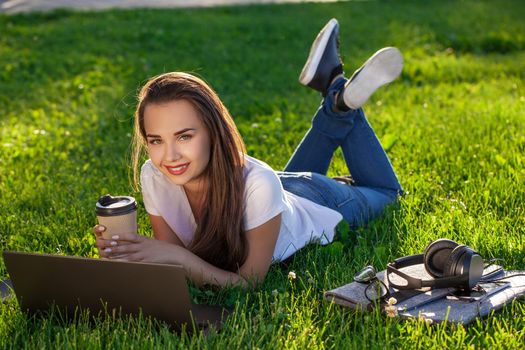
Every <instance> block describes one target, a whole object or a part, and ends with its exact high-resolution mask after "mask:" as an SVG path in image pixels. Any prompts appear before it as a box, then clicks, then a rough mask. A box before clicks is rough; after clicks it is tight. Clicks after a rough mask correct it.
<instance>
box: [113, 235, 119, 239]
mask: <svg viewBox="0 0 525 350" xmlns="http://www.w3.org/2000/svg"><path fill="white" fill-rule="evenodd" d="M111 238H112V239H119V238H120V237H119V236H117V235H115V236H112V237H111Z"/></svg>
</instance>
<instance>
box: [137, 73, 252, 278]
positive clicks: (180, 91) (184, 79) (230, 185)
mask: <svg viewBox="0 0 525 350" xmlns="http://www.w3.org/2000/svg"><path fill="white" fill-rule="evenodd" d="M174 100H186V101H188V102H189V103H191V104H192V105H193V107H194V108H195V109H196V110H197V112H198V115H199V117H200V118H201V120H202V122H203V123H204V125H205V126H206V128H207V130H208V133H209V135H210V141H211V150H210V162H209V163H208V166H207V167H206V169H205V170H204V176H205V177H206V178H207V180H208V181H206V183H207V188H206V189H205V201H206V202H205V205H204V206H203V212H202V214H201V215H200V217H199V219H198V220H197V229H196V231H195V235H194V237H193V240H192V242H191V244H190V246H189V247H188V248H189V250H190V251H192V252H193V253H194V254H196V255H198V256H199V257H200V258H202V259H204V260H206V261H207V262H209V263H211V264H213V265H215V266H217V267H219V268H222V269H226V270H229V271H237V270H238V268H239V267H240V266H241V265H242V264H243V263H244V261H245V260H246V255H247V245H246V238H245V236H244V230H243V212H244V200H243V198H244V177H243V167H244V154H245V153H246V149H245V146H244V142H243V141H242V138H241V135H240V134H239V131H238V130H237V127H236V126H235V123H234V121H233V119H232V117H231V115H230V113H229V112H228V109H227V108H226V107H225V106H224V105H223V103H222V101H221V100H220V99H219V96H218V95H217V93H216V92H215V91H214V90H213V89H212V88H210V87H209V86H208V84H206V82H204V81H203V80H202V79H200V78H198V77H195V76H193V75H191V74H188V73H182V72H171V73H165V74H161V75H159V76H156V77H153V78H151V79H150V80H149V81H148V82H147V83H146V84H145V85H144V86H143V87H142V89H141V90H140V92H139V95H138V104H137V108H136V110H135V127H134V135H133V140H132V163H133V182H134V185H135V189H138V183H139V176H140V175H139V167H140V161H141V156H142V154H143V153H142V152H143V151H144V149H145V148H146V130H145V128H144V111H145V109H146V106H147V105H149V104H159V103H166V102H170V101H174Z"/></svg>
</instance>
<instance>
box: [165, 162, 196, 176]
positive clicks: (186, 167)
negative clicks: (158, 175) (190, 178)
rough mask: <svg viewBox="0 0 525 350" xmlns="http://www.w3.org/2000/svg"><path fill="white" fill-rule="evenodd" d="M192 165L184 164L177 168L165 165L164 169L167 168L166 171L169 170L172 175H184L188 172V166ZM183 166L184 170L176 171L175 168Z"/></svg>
mask: <svg viewBox="0 0 525 350" xmlns="http://www.w3.org/2000/svg"><path fill="white" fill-rule="evenodd" d="M189 164H190V163H189V162H188V163H184V164H179V165H177V166H167V165H165V166H164V167H165V168H166V170H168V172H169V173H170V174H172V175H181V174H183V173H184V172H185V171H186V170H188V165H189ZM181 166H183V167H184V168H182V169H181V170H178V171H175V170H174V168H178V167H181Z"/></svg>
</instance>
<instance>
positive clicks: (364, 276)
mask: <svg viewBox="0 0 525 350" xmlns="http://www.w3.org/2000/svg"><path fill="white" fill-rule="evenodd" d="M375 277H376V269H374V267H373V266H370V265H369V266H367V267H365V268H364V269H362V270H361V271H359V272H358V273H356V274H355V276H354V281H356V282H359V283H368V282H370V281H371V280H372V279H374V278H375Z"/></svg>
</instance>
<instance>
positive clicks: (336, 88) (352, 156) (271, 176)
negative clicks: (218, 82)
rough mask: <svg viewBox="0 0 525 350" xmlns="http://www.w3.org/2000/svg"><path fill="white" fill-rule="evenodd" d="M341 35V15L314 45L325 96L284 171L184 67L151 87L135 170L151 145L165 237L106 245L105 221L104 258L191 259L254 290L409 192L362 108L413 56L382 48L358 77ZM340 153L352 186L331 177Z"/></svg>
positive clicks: (308, 69)
mask: <svg viewBox="0 0 525 350" xmlns="http://www.w3.org/2000/svg"><path fill="white" fill-rule="evenodd" d="M338 33H339V26H338V23H337V21H336V20H335V19H332V20H330V21H329V22H328V23H327V24H326V26H325V27H324V28H323V29H322V30H321V32H320V33H319V34H318V36H317V38H316V39H315V41H314V43H313V45H312V48H311V50H310V55H309V57H308V60H307V62H306V64H305V66H304V68H303V71H302V73H301V76H300V78H299V80H300V82H301V83H302V84H304V85H307V86H309V87H312V88H314V89H316V90H318V91H320V92H321V94H322V95H323V96H324V99H323V102H322V104H321V106H320V107H319V109H318V110H317V112H316V114H315V116H314V118H313V121H312V127H311V129H310V130H309V131H308V132H307V134H306V135H305V137H304V139H303V140H302V141H301V143H300V144H299V146H298V147H297V149H296V150H295V152H294V154H293V155H292V157H291V159H290V160H289V162H288V164H287V165H286V167H285V169H284V171H283V172H275V171H273V170H272V169H271V168H270V167H269V166H268V165H267V164H266V163H264V162H262V161H260V160H257V159H255V158H253V157H250V156H248V155H247V154H246V151H245V148H244V144H243V141H242V139H241V136H240V135H239V133H238V131H237V128H236V126H235V124H234V122H233V120H232V118H231V116H230V114H229V112H228V110H227V109H226V107H225V106H224V105H223V104H222V102H221V100H220V99H219V97H218V96H217V94H216V93H215V91H213V90H212V89H211V88H210V87H209V86H208V85H207V84H206V83H205V82H204V81H203V80H201V79H199V78H197V77H195V76H192V75H190V74H186V73H180V72H174V73H166V74H162V75H160V76H157V77H154V78H152V79H151V80H150V81H149V82H148V83H146V85H145V86H144V87H143V88H142V90H141V91H140V94H139V102H138V106H137V109H136V113H135V136H134V141H135V142H134V145H135V147H134V169H135V182H136V183H137V180H138V172H137V168H138V166H139V164H138V162H139V158H140V155H141V150H142V147H144V146H145V148H146V149H147V154H148V156H149V159H148V160H147V161H146V162H145V163H144V164H143V165H142V168H141V172H140V184H141V187H142V193H143V198H144V206H145V208H146V210H147V212H148V214H149V218H150V220H151V226H152V229H153V233H154V238H148V237H144V236H140V235H137V234H126V235H120V236H114V237H113V239H112V240H105V239H103V238H102V237H101V233H102V232H103V230H104V227H103V226H99V225H97V226H95V228H94V231H95V233H96V235H97V247H98V248H99V252H100V256H101V257H103V258H109V259H119V260H125V261H143V262H153V263H164V264H180V265H182V266H183V267H184V269H185V270H186V272H187V275H188V277H189V278H190V279H191V280H193V281H194V282H195V283H196V284H198V285H201V284H214V285H219V286H226V285H232V284H239V285H242V286H253V285H254V284H256V283H257V282H260V281H262V280H263V279H264V277H265V275H266V273H267V271H268V268H269V266H270V264H271V263H272V262H275V261H282V260H284V259H286V258H287V257H289V256H291V255H292V254H294V253H295V252H296V251H297V250H299V249H301V248H302V247H304V246H305V245H306V244H308V243H310V242H314V241H315V242H319V243H321V244H327V243H329V242H331V241H332V239H333V236H334V229H335V226H336V225H337V223H338V222H339V221H340V220H341V219H343V218H344V219H345V220H346V221H348V222H349V223H350V224H351V225H352V226H357V225H362V224H364V223H366V222H367V221H368V220H370V219H371V218H374V217H376V216H377V215H379V214H380V213H381V212H382V210H383V208H384V207H385V206H386V205H387V204H389V203H391V202H393V201H395V200H396V198H397V196H398V195H399V194H400V193H401V186H400V185H399V182H398V180H397V178H396V175H395V173H394V171H393V169H392V166H391V164H390V161H389V160H388V158H387V156H386V154H385V152H384V150H383V149H382V147H381V144H380V143H379V141H378V139H377V137H376V135H375V134H374V132H373V130H372V128H371V127H370V125H369V124H368V122H367V120H366V118H365V116H364V114H363V111H362V109H361V108H360V107H361V105H362V104H364V103H365V102H366V100H367V99H368V98H369V96H370V95H371V94H372V93H373V92H374V91H375V90H376V89H377V88H379V87H380V86H381V85H383V84H386V83H388V82H390V81H392V80H394V79H395V78H396V77H397V76H398V75H399V74H400V72H401V68H402V64H403V60H402V57H401V54H400V53H399V51H398V50H397V49H395V48H385V49H382V50H380V51H378V52H377V53H376V54H374V55H373V56H372V57H371V58H370V59H369V60H368V61H367V62H366V63H365V64H364V65H363V66H362V67H361V68H360V69H359V70H358V71H357V72H356V73H354V75H353V76H352V78H351V79H350V80H347V79H346V78H344V76H343V69H342V63H341V60H340V58H339V53H338ZM339 146H340V147H341V148H342V151H343V154H344V158H345V160H346V163H347V165H348V169H349V171H350V173H351V174H352V181H348V180H349V179H350V178H349V177H344V178H339V179H332V178H328V177H326V176H325V175H326V172H327V170H328V166H329V164H330V161H331V158H332V155H333V153H334V151H335V150H336V148H337V147H339ZM350 182H352V184H350Z"/></svg>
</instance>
